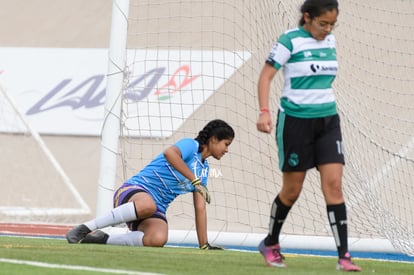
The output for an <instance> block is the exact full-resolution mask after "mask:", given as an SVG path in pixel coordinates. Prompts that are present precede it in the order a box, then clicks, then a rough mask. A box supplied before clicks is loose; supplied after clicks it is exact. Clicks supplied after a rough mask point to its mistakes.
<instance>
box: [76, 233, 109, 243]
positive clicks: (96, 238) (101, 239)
mask: <svg viewBox="0 0 414 275" xmlns="http://www.w3.org/2000/svg"><path fill="white" fill-rule="evenodd" d="M108 238H109V235H108V234H106V233H105V232H103V231H101V230H95V231H93V232H91V233H89V234H88V235H86V237H85V238H83V239H82V240H81V241H80V242H81V243H96V244H106V241H107V240H108Z"/></svg>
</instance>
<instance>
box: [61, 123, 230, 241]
mask: <svg viewBox="0 0 414 275" xmlns="http://www.w3.org/2000/svg"><path fill="white" fill-rule="evenodd" d="M233 139H234V131H233V129H232V128H231V126H229V125H228V124H227V123H226V122H224V121H222V120H219V119H216V120H212V121H210V122H209V123H208V124H207V125H206V126H205V127H204V128H203V129H202V130H201V131H200V132H199V134H198V136H197V137H196V138H195V139H192V138H183V139H181V140H179V141H178V142H177V143H175V144H174V145H172V146H170V147H168V148H167V149H166V150H165V151H164V152H163V153H161V154H159V155H158V156H157V157H156V158H155V159H154V160H153V161H152V162H151V163H149V164H148V165H147V166H146V167H145V168H144V169H143V170H141V171H140V172H139V173H138V174H136V175H135V176H133V177H132V178H130V179H129V180H127V181H126V182H125V183H124V184H123V185H122V186H121V187H120V188H118V189H117V190H116V192H115V195H114V209H112V210H111V211H110V212H109V213H107V214H106V215H103V216H101V217H97V218H95V219H93V220H90V221H88V222H85V223H83V224H81V225H78V226H76V227H74V228H73V229H71V230H70V231H69V232H68V233H67V234H66V239H67V241H68V242H69V243H78V242H80V243H101V244H113V245H130V246H156V247H162V246H164V245H165V244H166V242H167V240H168V224H167V219H166V211H167V208H168V206H169V204H170V203H171V202H172V201H173V200H174V199H175V198H176V197H177V196H179V195H182V194H186V193H189V192H193V200H194V208H195V224H196V230H197V237H198V242H199V247H200V248H201V249H222V248H220V247H217V246H213V245H210V244H209V243H208V239H207V214H206V202H208V203H210V195H209V192H208V190H207V177H208V172H209V164H208V162H207V158H208V157H210V156H212V157H213V158H215V159H221V157H223V156H224V155H225V154H226V153H227V152H228V147H229V146H230V144H231V143H232V141H233ZM124 222H125V223H127V225H128V227H129V229H130V230H131V232H128V233H125V234H112V235H108V234H106V233H104V232H103V231H100V230H98V229H100V228H104V227H107V226H112V225H117V224H120V223H124Z"/></svg>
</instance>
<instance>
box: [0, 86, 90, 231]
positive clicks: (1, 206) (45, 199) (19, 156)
mask: <svg viewBox="0 0 414 275" xmlns="http://www.w3.org/2000/svg"><path fill="white" fill-rule="evenodd" d="M0 144H1V145H0V156H1V157H0V167H1V168H0V171H1V174H0V181H1V184H0V193H1V194H3V196H2V199H1V202H0V220H1V222H2V223H29V224H30V223H49V224H60V223H62V224H65V223H68V222H70V221H71V220H72V219H73V218H74V217H76V218H82V217H83V218H84V217H86V216H87V215H89V214H90V209H89V207H88V205H87V204H86V203H85V202H84V201H83V199H82V197H81V196H80V195H79V193H78V192H77V190H76V189H75V188H74V187H73V185H72V183H71V181H70V179H69V178H68V177H67V175H66V174H65V172H64V171H63V169H62V168H61V166H60V164H59V163H58V161H57V160H56V159H55V157H54V155H53V154H52V153H51V151H50V150H49V148H48V147H47V145H46V143H45V142H44V141H43V139H42V137H41V136H40V135H39V134H38V133H37V132H36V131H35V130H34V129H33V128H32V127H31V126H30V124H29V123H28V121H27V119H26V116H25V115H24V114H23V113H22V112H21V111H20V110H19V107H18V106H17V105H16V103H15V101H14V100H13V97H12V93H11V92H9V91H8V90H7V89H6V87H5V86H4V85H2V84H1V83H0ZM68 194H69V196H68ZM68 198H71V199H70V200H68Z"/></svg>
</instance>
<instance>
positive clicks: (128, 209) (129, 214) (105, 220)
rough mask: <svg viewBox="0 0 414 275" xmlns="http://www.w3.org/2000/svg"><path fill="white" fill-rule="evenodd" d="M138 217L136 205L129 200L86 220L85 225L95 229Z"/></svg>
mask: <svg viewBox="0 0 414 275" xmlns="http://www.w3.org/2000/svg"><path fill="white" fill-rule="evenodd" d="M136 219H137V215H136V213H135V205H134V203H133V202H128V203H125V204H122V205H120V206H118V207H116V208H114V209H112V210H111V211H110V212H108V213H107V214H104V215H102V216H100V217H97V218H95V219H93V220H90V221H88V222H85V223H84V225H86V227H88V228H89V229H90V230H91V231H93V230H96V229H99V228H104V227H107V226H111V225H117V224H120V223H123V222H129V221H134V220H136Z"/></svg>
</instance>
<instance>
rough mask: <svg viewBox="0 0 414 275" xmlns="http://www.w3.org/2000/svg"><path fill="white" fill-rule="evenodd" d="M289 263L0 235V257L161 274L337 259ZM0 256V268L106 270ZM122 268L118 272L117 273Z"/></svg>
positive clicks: (390, 268)
mask: <svg viewBox="0 0 414 275" xmlns="http://www.w3.org/2000/svg"><path fill="white" fill-rule="evenodd" d="M285 256H286V263H287V265H288V268H286V269H277V270H275V269H274V268H269V267H266V266H265V264H264V260H263V258H262V256H261V255H260V254H259V253H251V252H239V251H230V250H225V251H202V250H199V249H196V248H174V247H164V248H152V247H122V246H109V245H73V244H68V243H67V242H66V241H65V240H61V239H41V238H19V237H6V236H1V237H0V258H1V259H14V260H22V261H33V262H41V263H48V264H55V265H65V266H69V267H75V268H79V267H93V268H103V269H116V270H118V271H119V270H128V271H134V272H152V273H163V274H200V275H205V274H238V275H241V274H249V275H250V274H275V272H277V273H278V274H318V275H321V274H335V273H337V272H336V271H335V266H336V259H335V258H333V257H310V256H297V255H285ZM355 260H356V262H357V263H358V264H359V265H360V266H361V267H362V268H363V273H375V274H414V264H410V263H396V262H384V261H372V260H364V259H355ZM67 268H68V267H66V268H59V267H58V266H54V267H53V268H51V267H41V266H32V265H26V264H15V263H8V262H7V263H6V262H2V261H0V273H1V274H10V275H14V274H19V275H26V274H30V275H33V274H41V275H47V274H64V275H65V274H75V275H76V274H82V275H84V274H111V272H106V273H105V272H99V271H97V270H95V271H91V270H71V269H67ZM118 274H121V273H118Z"/></svg>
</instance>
